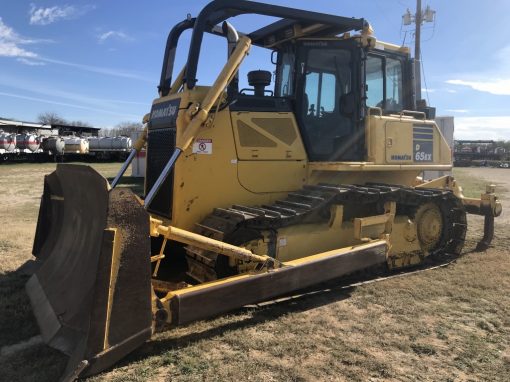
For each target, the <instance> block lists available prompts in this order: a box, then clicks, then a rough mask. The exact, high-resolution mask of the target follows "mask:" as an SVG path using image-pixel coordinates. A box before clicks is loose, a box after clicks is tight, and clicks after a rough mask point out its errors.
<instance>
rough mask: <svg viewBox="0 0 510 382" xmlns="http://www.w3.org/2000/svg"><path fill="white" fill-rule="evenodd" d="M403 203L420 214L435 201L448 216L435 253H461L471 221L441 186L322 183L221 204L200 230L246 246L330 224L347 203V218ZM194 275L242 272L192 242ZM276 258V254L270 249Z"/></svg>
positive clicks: (401, 209) (402, 211)
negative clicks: (253, 202)
mask: <svg viewBox="0 0 510 382" xmlns="http://www.w3.org/2000/svg"><path fill="white" fill-rule="evenodd" d="M388 201H395V202H396V203H397V215H406V216H408V217H409V218H410V219H413V218H414V217H415V214H416V211H417V210H418V209H419V207H420V206H422V205H424V204H426V203H435V204H436V205H437V206H438V208H439V210H440V213H441V216H442V220H443V221H442V232H441V238H440V239H439V241H438V243H437V245H435V247H434V248H433V249H432V250H431V251H430V252H431V253H443V252H446V253H451V254H459V253H460V252H461V250H462V247H463V245H464V239H465V236H466V230H467V223H466V212H465V210H464V207H463V206H462V203H461V202H460V201H459V200H458V199H457V198H456V197H455V196H454V195H453V193H452V192H451V191H448V190H441V189H419V188H412V187H403V186H398V185H389V184H376V183H368V184H365V185H362V186H360V185H334V184H319V185H310V186H305V187H303V188H302V189H301V190H299V191H296V192H291V193H289V194H288V195H287V197H286V198H285V199H283V200H277V201H276V202H275V203H273V204H271V205H261V206H243V205H233V206H232V207H230V208H216V209H214V211H213V212H212V213H211V214H210V215H208V216H207V217H206V218H205V219H204V220H203V221H202V222H201V223H199V224H197V225H196V229H195V232H197V233H199V234H201V235H204V236H207V237H211V238H214V239H216V240H222V241H225V242H227V243H231V244H235V245H242V244H244V243H247V242H249V241H252V240H255V239H258V238H261V237H262V232H263V231H270V232H273V233H274V235H275V236H276V234H277V231H278V229H280V228H282V227H288V226H291V225H298V224H311V223H324V222H327V221H328V220H329V218H330V210H331V206H332V205H334V204H339V205H343V206H344V221H347V220H352V219H354V218H356V217H364V216H370V215H375V214H380V213H383V211H384V210H383V206H384V203H385V202H388ZM186 252H187V255H186V256H187V260H188V265H189V271H188V274H189V275H190V276H191V277H192V278H194V279H195V280H197V281H199V282H205V281H210V280H215V279H218V278H222V277H225V276H229V275H232V274H235V273H237V271H236V269H233V268H231V267H229V266H228V259H227V258H226V257H224V256H221V255H217V254H216V253H213V252H208V251H203V250H201V249H199V248H196V247H192V246H188V247H187V248H186ZM269 255H270V256H275V253H269Z"/></svg>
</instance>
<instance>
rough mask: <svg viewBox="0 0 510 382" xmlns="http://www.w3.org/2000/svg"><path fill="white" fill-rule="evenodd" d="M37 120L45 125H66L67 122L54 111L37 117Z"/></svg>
mask: <svg viewBox="0 0 510 382" xmlns="http://www.w3.org/2000/svg"><path fill="white" fill-rule="evenodd" d="M37 120H38V121H39V122H41V123H44V124H45V125H65V124H67V121H66V120H65V119H64V118H62V117H61V116H60V115H58V114H57V113H55V112H53V111H47V112H44V113H41V114H39V115H38V116H37Z"/></svg>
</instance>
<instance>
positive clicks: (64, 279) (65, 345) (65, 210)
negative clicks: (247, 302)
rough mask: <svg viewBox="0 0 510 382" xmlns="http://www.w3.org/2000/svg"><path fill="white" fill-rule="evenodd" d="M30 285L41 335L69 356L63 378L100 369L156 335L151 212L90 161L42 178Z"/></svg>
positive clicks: (71, 378) (28, 290)
mask: <svg viewBox="0 0 510 382" xmlns="http://www.w3.org/2000/svg"><path fill="white" fill-rule="evenodd" d="M34 255H35V256H36V257H37V258H38V262H39V263H40V265H39V268H38V269H37V271H36V272H35V274H34V275H33V276H32V277H31V278H30V279H29V281H28V282H27V285H26V290H27V293H28V295H29V297H30V301H31V304H32V307H33V310H34V313H35V316H36V319H37V322H38V324H39V327H40V330H41V334H42V337H43V339H44V341H45V342H46V343H47V344H48V345H50V346H51V347H54V348H56V349H59V350H61V351H63V352H64V353H66V354H68V355H69V356H70V359H69V362H68V364H67V368H66V371H65V372H64V375H63V377H62V380H65V381H67V380H73V379H75V378H76V377H78V376H86V375H91V374H94V373H97V372H99V371H101V370H104V369H105V368H107V367H109V366H111V365H112V364H113V363H115V362H116V361H118V360H119V359H121V358H122V357H124V356H125V355H126V354H127V353H129V352H131V351H132V350H133V349H135V348H136V347H138V346H140V345H141V344H142V343H143V342H144V341H146V340H147V339H149V338H150V336H151V331H152V328H151V323H152V314H151V276H150V275H151V273H150V272H151V271H150V238H149V216H148V214H147V213H146V212H145V210H144V209H143V207H142V206H141V205H140V203H139V202H138V201H137V200H136V198H135V196H134V194H133V193H132V192H131V191H130V190H127V189H114V190H112V191H110V192H109V186H108V182H107V181H106V179H105V178H103V177H102V176H101V175H100V174H98V173H97V172H96V171H95V170H93V169H92V168H91V167H89V166H79V165H59V166H57V169H56V171H55V172H53V173H52V174H50V175H48V176H47V177H46V178H45V184H44V195H43V197H42V201H41V209H40V212H39V221H38V224H37V232H36V238H35V242H34Z"/></svg>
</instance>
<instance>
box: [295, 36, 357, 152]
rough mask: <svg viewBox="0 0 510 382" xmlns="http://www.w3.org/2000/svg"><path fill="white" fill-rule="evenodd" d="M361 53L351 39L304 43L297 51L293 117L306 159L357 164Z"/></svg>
mask: <svg viewBox="0 0 510 382" xmlns="http://www.w3.org/2000/svg"><path fill="white" fill-rule="evenodd" d="M360 56H361V50H360V48H359V46H358V44H357V42H355V41H354V40H347V41H339V40H309V41H307V40H305V41H302V42H301V43H300V45H299V48H298V62H297V63H298V65H297V72H298V73H297V77H298V78H297V97H296V101H297V102H296V118H297V120H298V123H299V125H300V129H301V134H302V136H303V140H304V143H305V146H306V150H307V154H308V158H309V159H310V161H328V162H336V161H360V160H363V159H364V157H365V144H364V128H363V124H362V123H361V118H360V115H361V114H360V111H361V102H360V101H361V96H360V86H359V84H360V67H361V60H360Z"/></svg>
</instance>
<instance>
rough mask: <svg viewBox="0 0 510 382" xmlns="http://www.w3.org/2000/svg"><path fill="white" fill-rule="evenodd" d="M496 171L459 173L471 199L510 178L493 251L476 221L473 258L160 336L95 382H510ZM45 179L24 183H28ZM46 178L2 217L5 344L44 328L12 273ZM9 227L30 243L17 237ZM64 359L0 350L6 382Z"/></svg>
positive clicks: (507, 287)
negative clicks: (486, 184) (484, 244)
mask: <svg viewBox="0 0 510 382" xmlns="http://www.w3.org/2000/svg"><path fill="white" fill-rule="evenodd" d="M13 170H14V169H13ZM103 170H104V171H106V169H103ZM2 171H4V169H3V168H2V167H0V181H1V179H2V176H1V174H2V173H1V172H2ZM20 171H21V172H20V173H18V175H19V176H20V178H23V171H27V173H28V174H33V173H34V172H35V171H33V170H32V169H31V168H30V169H27V168H25V169H21V170H20ZM494 171H496V172H494V173H490V174H489V173H487V172H483V173H480V170H479V169H463V170H462V171H460V172H456V175H457V176H458V177H459V178H460V180H461V182H462V180H463V179H464V182H462V183H463V184H465V188H470V190H469V192H471V193H473V192H474V194H475V195H476V194H478V193H479V192H480V191H481V189H483V182H482V181H480V180H479V179H480V178H482V177H490V176H493V177H494V178H493V179H496V180H497V181H498V182H500V183H505V185H504V187H505V190H504V195H503V198H504V199H503V201H504V207H505V208H506V210H505V215H504V216H502V219H500V220H499V222H498V224H497V231H496V238H495V241H494V248H491V249H489V250H488V251H486V252H483V253H475V252H472V250H473V248H474V246H475V244H476V240H477V239H478V238H479V236H480V235H481V231H480V229H481V224H482V220H481V219H480V218H479V217H470V219H469V223H470V225H471V227H472V229H471V230H470V234H469V237H468V242H467V245H466V249H465V256H463V257H461V258H459V259H458V260H457V261H456V262H455V263H453V264H452V265H450V266H448V267H445V268H440V269H436V270H432V271H428V272H424V273H419V274H415V275H412V276H408V277H404V278H396V279H389V280H386V281H382V282H378V283H374V284H368V285H363V286H359V287H356V288H350V289H349V288H348V289H345V288H340V287H339V284H336V283H330V284H327V285H323V286H321V287H319V288H318V289H317V290H316V292H317V293H313V294H310V295H305V296H303V297H300V298H297V299H292V300H289V301H284V302H279V303H274V304H270V305H267V306H265V307H263V308H256V309H255V308H244V309H240V310H238V311H236V312H233V313H232V314H230V315H226V316H222V317H219V318H215V319H212V320H208V321H201V322H197V323H194V324H191V325H188V326H185V327H181V328H177V329H175V330H172V331H169V332H166V333H162V334H158V335H157V336H155V338H154V339H153V340H152V341H150V342H148V343H146V344H145V345H144V346H142V347H141V348H140V349H138V350H136V351H135V352H134V353H133V354H131V355H130V356H128V357H127V358H126V359H124V360H123V361H121V362H120V363H119V364H118V365H116V367H115V368H113V369H112V370H110V371H108V372H105V373H103V374H101V375H98V376H96V377H93V378H90V379H88V381H91V382H95V381H170V380H172V381H203V380H206V381H224V380H229V381H232V380H253V381H271V380H273V381H287V380H289V381H315V380H323V381H329V380H331V381H333V380H334V381H388V380H391V381H393V380H394V381H479V380H485V381H508V380H510V257H509V254H508V249H509V248H510V234H509V233H508V222H509V221H508V217H506V211H509V208H510V203H509V202H508V201H510V193H509V192H508V190H510V170H506V171H505V170H494ZM462 178H463V179H462ZM41 179H42V175H34V178H33V179H32V180H30V181H28V180H21V179H20V180H19V181H20V182H26V183H25V187H29V186H30V185H33V184H35V183H37V182H39V183H40V184H42V182H40V181H41ZM13 181H14V182H16V179H14V180H13ZM39 183H38V184H37V187H39V189H38V190H33V191H31V192H29V193H27V194H26V195H24V194H23V195H24V196H22V197H21V196H20V198H21V199H23V203H20V204H16V207H13V211H12V212H11V214H12V215H10V216H11V219H7V218H6V219H7V220H1V222H2V223H3V224H2V227H3V229H2V231H0V252H1V253H2V255H1V256H2V257H1V258H2V263H1V266H0V274H1V276H0V347H1V346H3V345H6V344H14V343H17V342H20V341H24V340H27V339H29V338H31V337H33V336H35V335H37V332H38V331H37V327H36V324H35V321H34V318H33V316H32V314H31V313H30V309H29V307H28V302H27V298H26V296H25V293H24V290H23V283H24V282H25V281H26V278H24V277H23V276H21V275H19V274H18V273H15V272H14V273H13V272H12V271H13V270H14V269H16V268H17V266H19V265H20V264H22V263H23V262H24V261H25V260H26V259H27V258H28V256H29V255H28V254H29V253H30V246H31V239H32V236H33V228H34V225H35V219H36V216H37V213H36V211H33V209H32V208H30V206H31V207H34V206H37V204H38V200H37V199H36V197H38V195H39V193H40V191H41V188H40V185H39ZM7 184H8V187H15V188H16V189H17V190H21V189H23V185H18V184H17V183H16V184H15V185H14V184H12V183H6V185H7ZM502 185H503V184H502ZM480 187H481V189H480V190H475V191H473V189H475V188H480ZM0 190H2V192H4V190H5V188H4V185H3V184H2V185H1V187H0ZM5 192H9V193H11V195H16V194H17V193H16V192H13V191H10V190H9V191H5ZM31 197H33V198H34V199H30V198H31ZM0 219H4V217H1V218H0ZM8 221H9V222H10V224H9V225H5V222H8ZM11 229H13V230H14V231H15V232H17V233H18V234H19V233H21V234H23V235H24V238H23V239H22V240H21V239H19V238H18V237H14V238H12V237H11ZM4 253H7V254H8V256H7V258H9V259H10V260H9V262H8V263H7V265H6V263H4V261H3V260H4ZM65 362H66V359H65V357H64V356H62V355H61V354H60V353H58V352H56V351H53V350H51V349H50V348H48V347H47V346H45V345H42V344H41V345H35V346H32V347H30V348H28V349H26V350H23V351H20V352H18V353H16V354H15V355H12V356H7V357H6V356H1V355H0V380H2V381H3V380H9V381H27V380H38V381H52V380H55V379H56V378H57V376H58V375H59V374H60V373H61V372H62V369H63V367H64V365H65Z"/></svg>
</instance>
